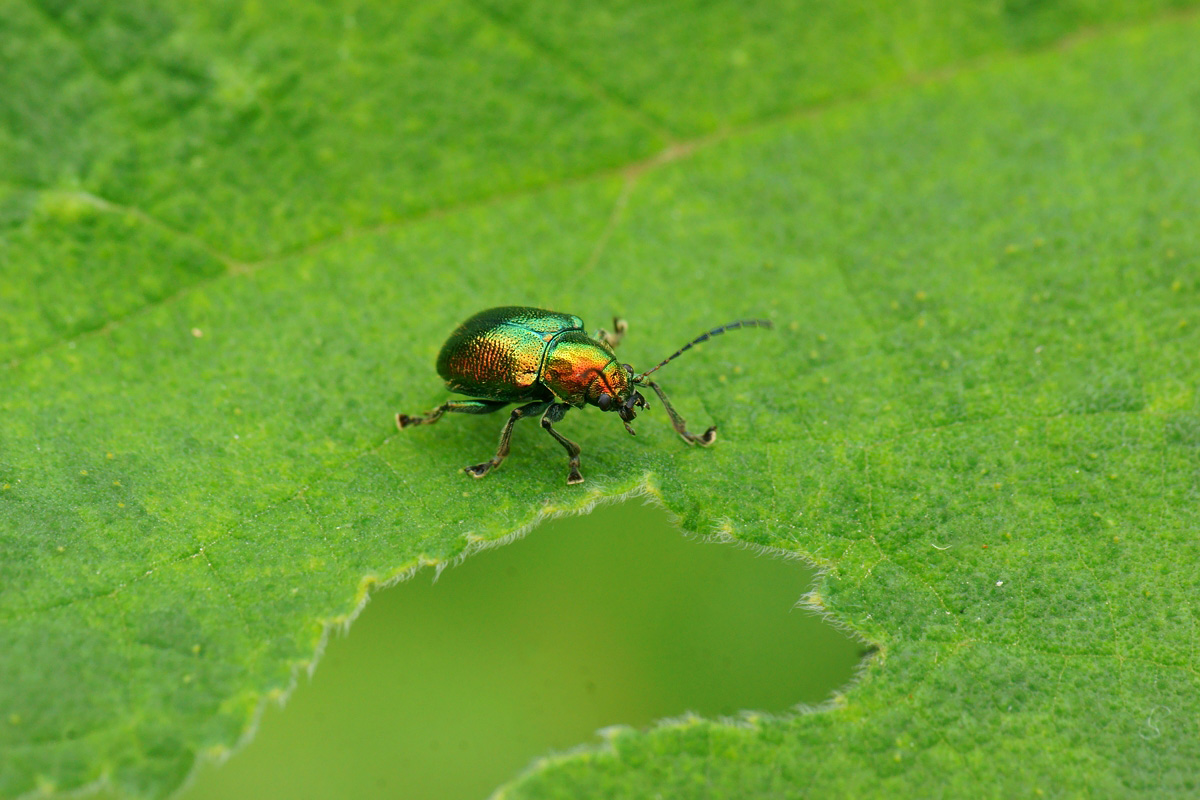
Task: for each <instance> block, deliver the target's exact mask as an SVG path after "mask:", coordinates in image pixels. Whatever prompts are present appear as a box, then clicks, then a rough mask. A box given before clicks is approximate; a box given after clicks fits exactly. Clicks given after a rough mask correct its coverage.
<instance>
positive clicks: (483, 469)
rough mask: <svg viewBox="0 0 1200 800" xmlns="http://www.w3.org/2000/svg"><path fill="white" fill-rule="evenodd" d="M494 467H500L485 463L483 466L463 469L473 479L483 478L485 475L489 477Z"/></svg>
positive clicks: (478, 465) (489, 462) (488, 462)
mask: <svg viewBox="0 0 1200 800" xmlns="http://www.w3.org/2000/svg"><path fill="white" fill-rule="evenodd" d="M494 466H499V465H497V464H493V463H492V462H491V461H485V462H483V463H482V464H475V465H474V466H471V467H463V472H465V473H467V474H468V475H470V476H471V477H472V478H482V477H483V476H484V475H487V474H488V473H489V472H491V470H492V467H494Z"/></svg>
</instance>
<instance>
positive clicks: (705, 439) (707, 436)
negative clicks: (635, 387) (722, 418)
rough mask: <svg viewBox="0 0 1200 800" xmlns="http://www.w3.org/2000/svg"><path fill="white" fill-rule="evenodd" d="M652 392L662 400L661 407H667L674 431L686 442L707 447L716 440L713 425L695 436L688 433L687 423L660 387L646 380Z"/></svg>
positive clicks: (715, 430)
mask: <svg viewBox="0 0 1200 800" xmlns="http://www.w3.org/2000/svg"><path fill="white" fill-rule="evenodd" d="M646 383H647V384H649V386H650V388H651V389H653V390H654V393H655V394H657V395H658V399H659V400H662V404H663V408H665V409H667V415H668V416H669V417H670V418H671V424H672V425H673V426H674V427H675V432H676V433H678V434H679V435H680V436H682V437H683V440H684V441H685V442H687V443H688V444H699V445H704V446H705V447H707V446H708V445H710V444H712V443H713V442H715V441H716V440H717V426H716V425H713V426H712V427H710V428H709V429H708V430H706V431H705V432H704V433H702V434H700V435H699V436H697V435H696V434H694V433H689V432H688V429H687V424H686V423H685V422H684V421H683V417H681V416H679V414H678V412H676V411H675V409H674V408H672V407H671V401H670V400H668V399H667V396H666V394H664V393H663V390H662V387H661V386H659V385H658V384H657V383H655V382H654V381H646Z"/></svg>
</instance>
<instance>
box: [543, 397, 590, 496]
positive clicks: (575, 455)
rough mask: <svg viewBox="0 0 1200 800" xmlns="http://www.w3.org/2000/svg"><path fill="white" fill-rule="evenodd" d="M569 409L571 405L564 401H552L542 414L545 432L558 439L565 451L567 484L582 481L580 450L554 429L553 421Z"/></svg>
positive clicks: (559, 418) (556, 420)
mask: <svg viewBox="0 0 1200 800" xmlns="http://www.w3.org/2000/svg"><path fill="white" fill-rule="evenodd" d="M570 409H571V407H570V406H569V405H567V404H566V403H554V404H553V405H551V406H550V408H548V409H546V413H545V414H543V415H542V427H543V428H545V429H546V433H548V434H550V435H551V436H553V437H554V438H555V439H556V440H558V443H559V444H561V445H562V446H563V448H564V449H566V451H567V459H568V461H567V470H568V472H567V485H568V486H571V485H573V484H576V483H583V474H582V473H581V472H580V471H579V453H580V452H581V450H580V447H579V445H577V444H575V443H574V442H572V441H571V440H570V439H568V438H567V437H565V436H563V435H562V434H561V433H559V432H558V431H556V430H554V423H555V422H558V421H559V420H561V419H562V418H563V417H564V416H565V415H566V413H567V412H568V411H569V410H570Z"/></svg>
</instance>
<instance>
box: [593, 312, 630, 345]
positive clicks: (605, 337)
mask: <svg viewBox="0 0 1200 800" xmlns="http://www.w3.org/2000/svg"><path fill="white" fill-rule="evenodd" d="M628 330H629V323H628V322H626V321H625V320H623V319H621V318H620V317H613V332H612V333H609V332H608V331H606V330H604V328H601V329H600V330H599V331H597V333H596V338H597V339H599V340H600V341H602V342H604V343H605V344H606V345H608V346H609V347H611V348H613V349H614V350H615V349H617V345H619V344H620V343H621V340H622V339H623V338H625V332H626V331H628Z"/></svg>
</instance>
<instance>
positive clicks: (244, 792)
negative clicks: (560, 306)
mask: <svg viewBox="0 0 1200 800" xmlns="http://www.w3.org/2000/svg"><path fill="white" fill-rule="evenodd" d="M812 576H813V573H812V571H811V570H810V569H809V568H808V567H806V566H805V565H803V564H802V563H801V562H799V561H796V560H786V559H783V558H778V557H772V556H770V555H765V554H759V553H756V552H754V551H751V550H748V549H744V548H739V547H736V546H732V545H728V544H723V543H719V542H703V541H699V540H697V539H694V538H687V537H685V536H683V535H682V534H681V532H680V530H679V529H678V528H677V527H675V526H674V525H672V524H671V523H670V521H669V520H668V519H667V516H666V513H665V512H664V511H663V510H661V509H660V508H658V507H655V506H649V505H641V504H639V503H636V502H630V503H626V504H624V505H621V506H609V507H605V508H600V509H597V510H596V511H594V512H593V513H591V514H589V515H587V516H583V517H570V518H563V519H558V520H553V521H551V522H549V523H547V524H545V525H543V526H540V527H538V528H537V529H535V530H533V531H532V532H531V533H530V534H529V535H528V536H527V537H525V538H524V539H522V540H521V541H518V542H515V543H512V544H510V545H507V546H505V547H502V548H499V549H496V550H491V551H488V552H485V553H481V554H479V555H477V556H474V557H472V558H470V559H468V560H467V561H466V562H464V563H463V564H460V565H459V566H457V567H453V568H450V569H447V570H446V571H445V572H443V573H442V575H441V577H440V578H439V579H438V580H437V582H436V583H435V582H431V578H432V577H433V570H431V569H426V570H423V571H421V572H420V573H418V574H417V575H416V576H415V577H414V578H413V579H411V580H409V581H406V582H405V583H403V584H400V585H399V586H396V587H393V588H391V589H388V590H385V591H382V592H380V593H378V594H377V595H376V596H375V597H374V598H373V599H372V601H371V603H370V604H369V605H368V606H367V608H366V609H365V610H364V612H363V613H362V615H361V616H360V617H359V618H358V619H357V620H356V621H355V623H354V625H353V627H352V629H351V632H350V634H349V635H348V636H342V635H340V634H334V635H333V636H331V638H330V641H329V644H328V647H327V649H326V652H325V655H324V658H323V659H322V660H321V662H320V666H319V668H318V669H317V671H316V673H315V675H314V677H313V679H312V680H311V682H310V681H309V679H308V678H307V677H306V676H302V677H301V680H300V685H299V686H298V687H297V689H296V691H295V692H294V693H293V695H292V696H291V698H290V700H289V701H288V703H287V706H286V708H284V709H280V708H279V707H277V706H274V705H272V706H271V707H270V708H268V710H267V712H266V714H265V715H264V717H263V720H262V724H261V726H260V728H259V731H258V734H257V736H256V738H255V739H254V741H253V742H252V743H251V744H250V745H249V746H248V747H247V748H246V749H245V751H243V752H242V753H239V754H238V755H237V756H236V757H235V758H233V759H231V760H230V761H228V762H227V763H226V764H224V765H222V766H220V767H213V766H212V765H206V766H205V767H203V768H202V769H201V770H200V772H199V776H198V779H197V780H196V782H195V783H194V784H193V785H192V786H191V787H190V789H188V790H187V791H185V792H184V793H183V794H181V795H180V800H217V798H222V799H223V800H228V799H229V798H251V797H289V798H311V799H312V800H316V799H317V798H346V797H370V796H376V797H403V798H408V799H409V800H415V799H416V798H443V799H444V800H453V799H455V798H463V799H464V800H465V799H466V798H476V799H478V798H483V797H486V796H487V795H488V794H489V793H491V791H492V790H493V789H495V788H497V787H498V786H499V785H500V784H501V783H502V782H504V781H505V780H507V779H509V778H511V777H513V776H514V775H516V774H517V773H518V772H520V771H521V770H522V769H523V768H524V767H525V766H526V765H528V764H529V763H530V762H532V761H533V760H534V759H535V758H537V757H539V756H542V755H546V754H549V753H551V752H553V751H562V750H566V749H569V748H573V747H576V746H579V745H580V744H581V743H591V744H593V745H599V744H600V740H599V739H598V738H596V737H595V732H596V731H597V730H598V729H600V728H603V727H605V726H609V725H616V724H625V725H632V726H646V725H650V724H652V723H653V722H654V721H655V720H659V719H662V718H664V717H673V716H679V715H681V714H683V713H685V712H687V711H694V712H697V713H699V714H702V715H704V716H707V717H713V716H718V715H736V714H738V713H739V712H740V711H741V710H743V709H753V710H760V711H766V712H780V711H785V710H787V709H790V708H792V707H793V706H794V705H795V704H797V703H809V704H816V703H820V702H822V701H823V700H826V699H827V698H829V696H830V693H831V692H832V691H833V690H834V689H836V688H838V687H840V686H842V685H844V684H845V683H846V682H847V681H849V680H850V679H851V677H852V676H853V672H854V669H855V665H856V664H857V663H858V661H859V659H860V657H861V655H862V653H863V645H862V644H861V643H859V642H856V641H853V640H851V639H849V638H847V637H846V636H845V635H844V634H842V633H841V632H839V631H837V630H836V629H834V628H833V627H831V626H830V625H828V624H827V623H825V622H823V621H822V620H821V619H820V618H818V617H817V616H815V615H814V614H812V613H809V612H808V611H806V610H803V609H799V608H795V607H794V606H795V604H796V602H797V600H799V599H800V597H801V596H802V595H803V594H804V593H805V592H806V591H808V589H809V588H810V586H811V584H812Z"/></svg>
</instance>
